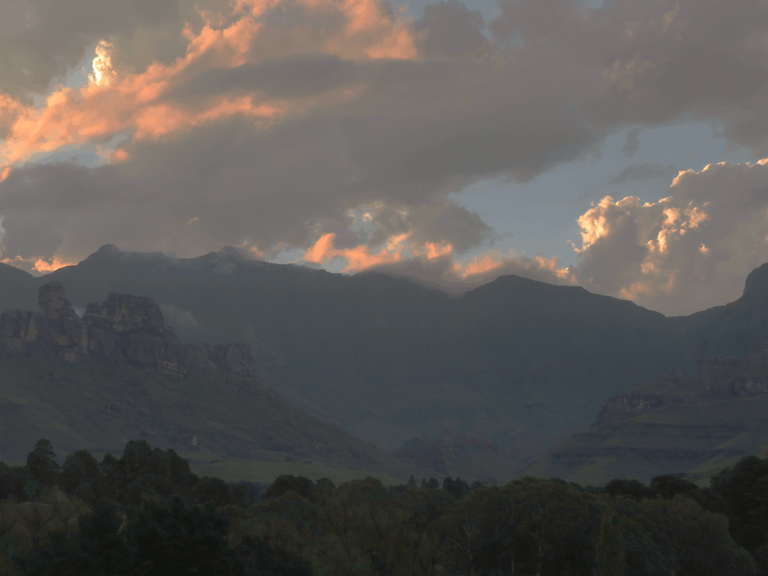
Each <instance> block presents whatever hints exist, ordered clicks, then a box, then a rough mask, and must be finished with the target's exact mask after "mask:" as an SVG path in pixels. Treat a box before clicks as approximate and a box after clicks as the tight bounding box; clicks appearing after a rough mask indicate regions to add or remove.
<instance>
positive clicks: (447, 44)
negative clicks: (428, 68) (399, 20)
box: [414, 0, 491, 59]
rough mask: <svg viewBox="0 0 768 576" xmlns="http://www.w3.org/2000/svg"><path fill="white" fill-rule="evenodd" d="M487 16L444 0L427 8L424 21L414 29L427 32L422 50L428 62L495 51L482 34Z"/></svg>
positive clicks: (453, 0)
mask: <svg viewBox="0 0 768 576" xmlns="http://www.w3.org/2000/svg"><path fill="white" fill-rule="evenodd" d="M484 28H485V21H484V19H483V15H482V13H481V12H479V11H475V10H470V9H469V8H467V7H466V6H465V5H464V4H462V3H461V2H459V1H458V0H447V1H446V0H444V1H441V2H436V3H434V4H427V5H426V6H425V7H424V17H423V18H422V19H421V20H420V21H419V22H418V23H416V25H415V26H414V29H415V30H417V31H419V32H422V31H423V32H424V40H423V44H422V48H423V50H424V54H425V56H426V57H427V58H428V59H460V58H463V57H467V56H472V55H477V54H479V53H480V52H481V51H484V52H486V53H487V52H488V51H489V50H490V49H491V44H490V42H489V41H488V40H487V39H486V37H485V35H484V34H483V32H482V30H483V29H484Z"/></svg>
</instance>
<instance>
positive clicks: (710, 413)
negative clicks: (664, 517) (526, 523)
mask: <svg viewBox="0 0 768 576" xmlns="http://www.w3.org/2000/svg"><path fill="white" fill-rule="evenodd" d="M766 450H768V345H766V344H755V345H753V346H752V350H751V353H750V356H748V357H745V358H727V357H726V358H724V357H716V358H704V359H701V360H700V362H699V373H698V374H697V376H696V377H695V378H692V379H688V380H681V379H677V378H674V377H671V376H665V377H663V378H661V379H660V380H658V381H652V382H649V383H646V384H643V385H641V386H639V387H638V388H637V389H636V390H634V391H632V392H629V393H625V394H620V395H618V396H615V397H613V398H609V399H608V400H606V401H605V402H604V403H603V409H602V410H601V412H600V413H599V414H598V418H597V420H596V422H595V423H594V424H593V426H592V427H591V428H590V429H589V430H587V431H584V432H581V433H578V434H574V435H573V436H571V437H570V438H567V439H566V440H565V441H564V442H562V443H561V444H559V445H557V446H555V447H553V448H552V449H550V450H549V451H548V452H547V453H546V454H545V455H544V456H542V457H541V458H540V459H538V460H537V461H536V462H534V463H532V464H530V465H528V466H526V467H525V468H524V469H523V470H522V471H521V472H520V474H521V475H529V476H535V477H541V478H551V477H557V478H562V479H564V480H568V481H573V482H578V483H579V484H593V485H602V484H604V483H605V482H607V481H608V480H611V479H613V478H625V479H629V478H634V479H637V480H641V481H644V482H647V481H648V480H650V479H651V478H653V477H654V476H658V475H662V474H682V473H686V475H687V476H689V477H690V478H693V479H699V478H701V476H702V475H707V476H708V475H711V473H712V471H714V470H717V469H720V468H722V467H724V466H725V465H727V464H730V463H732V462H733V461H734V460H735V459H738V458H740V457H743V456H747V455H750V454H759V453H762V452H764V451H766Z"/></svg>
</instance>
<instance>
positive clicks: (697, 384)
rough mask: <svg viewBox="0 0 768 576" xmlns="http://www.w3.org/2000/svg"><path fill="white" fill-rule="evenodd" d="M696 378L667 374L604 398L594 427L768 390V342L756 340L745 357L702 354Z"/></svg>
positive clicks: (753, 394) (763, 392)
mask: <svg viewBox="0 0 768 576" xmlns="http://www.w3.org/2000/svg"><path fill="white" fill-rule="evenodd" d="M697 363H698V366H699V370H698V373H697V374H696V376H695V377H694V378H690V379H683V378H679V377H677V376H674V375H672V374H664V375H662V376H661V377H660V378H659V379H658V380H653V381H650V382H644V383H643V384H640V385H639V386H638V387H637V388H636V389H635V390H633V391H631V392H626V393H624V394H617V395H616V396H612V397H611V398H608V399H607V400H605V401H604V402H603V404H602V407H601V409H600V412H599V413H598V415H597V417H596V418H595V421H594V422H593V423H592V426H591V427H590V429H592V428H596V427H598V426H602V425H603V424H609V423H613V422H619V421H621V420H627V419H629V418H633V417H634V416H639V415H641V414H645V413H646V412H650V411H652V410H656V409H657V408H660V407H662V406H667V405H669V404H679V403H696V402H711V401H714V400H725V399H728V398H741V397H744V396H755V395H758V394H768V344H766V343H756V344H753V345H752V347H751V349H750V353H749V356H747V357H743V358H726V357H722V356H718V357H714V358H701V359H699V360H698V361H697Z"/></svg>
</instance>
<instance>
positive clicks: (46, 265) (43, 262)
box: [0, 256, 77, 274]
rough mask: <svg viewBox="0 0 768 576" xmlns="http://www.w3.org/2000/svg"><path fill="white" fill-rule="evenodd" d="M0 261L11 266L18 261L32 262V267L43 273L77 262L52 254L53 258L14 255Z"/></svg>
mask: <svg viewBox="0 0 768 576" xmlns="http://www.w3.org/2000/svg"><path fill="white" fill-rule="evenodd" d="M0 262H2V263H3V264H9V265H11V266H14V265H17V264H19V263H20V262H21V263H34V264H33V266H32V267H33V268H34V269H35V270H37V271H38V272H42V273H43V274H47V273H49V272H54V271H55V270H58V269H59V268H64V267H65V266H74V265H76V264H77V262H70V261H64V260H62V259H61V258H59V257H58V256H54V257H53V258H22V257H21V256H16V257H15V258H4V259H3V260H0Z"/></svg>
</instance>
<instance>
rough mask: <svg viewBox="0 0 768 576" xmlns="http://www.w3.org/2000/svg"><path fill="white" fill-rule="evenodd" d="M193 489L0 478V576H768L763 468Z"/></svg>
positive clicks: (27, 470) (128, 461) (90, 467)
mask: <svg viewBox="0 0 768 576" xmlns="http://www.w3.org/2000/svg"><path fill="white" fill-rule="evenodd" d="M263 488H264V486H260V485H257V484H248V483H240V484H227V483H225V482H224V481H222V480H220V479H217V478H198V477H197V476H196V475H195V474H193V473H191V472H190V468H189V465H188V463H187V462H186V461H185V460H183V459H182V458H180V457H179V456H178V455H177V454H176V452H174V451H173V450H170V449H169V450H161V449H159V448H154V449H153V448H151V447H150V446H149V444H147V443H146V442H145V441H143V440H140V441H135V440H134V441H130V442H128V444H127V445H126V446H125V449H124V451H123V454H122V455H121V457H120V458H116V457H114V456H112V455H111V454H107V455H106V456H104V458H103V460H102V461H101V462H98V461H97V460H96V459H95V458H94V457H93V456H91V455H90V454H89V453H88V452H87V451H86V450H79V451H77V452H74V453H72V454H70V455H69V456H67V458H66V460H65V462H64V464H63V466H59V465H58V464H57V463H56V460H55V453H54V451H53V447H52V446H51V443H50V442H49V441H48V440H40V441H38V443H37V445H36V446H35V448H34V450H33V451H32V452H31V453H30V454H29V457H28V459H27V464H26V466H16V467H8V466H6V465H4V464H0V498H2V501H1V502H0V573H1V574H8V575H9V576H81V575H82V576H85V575H88V576H101V575H104V576H106V575H110V576H123V575H124V576H134V575H136V576H139V575H141V576H144V575H158V576H160V575H163V576H166V575H171V576H172V575H176V574H178V575H185V576H186V575H189V574H205V575H211V576H216V575H222V576H225V575H226V576H247V575H256V576H281V575H286V576H289V575H290V576H304V575H306V576H309V575H314V576H336V575H339V576H417V575H421V576H452V575H456V576H459V575H461V576H464V575H472V576H481V575H483V576H502V575H513V574H514V575H517V576H520V575H523V576H528V575H534V574H536V575H540V576H569V575H573V576H577V575H578V576H582V575H584V576H619V575H625V576H646V575H647V576H655V575H659V576H661V575H667V574H676V575H678V576H708V575H710V574H711V575H712V576H715V575H716V576H721V575H728V574H733V575H739V576H742V575H743V576H748V575H758V574H759V575H763V574H768V541H767V540H766V534H767V530H766V529H767V528H768V461H766V460H761V459H760V458H756V457H749V458H744V459H742V460H741V461H740V462H739V463H737V464H736V465H734V466H733V467H731V468H727V469H725V470H724V471H722V472H720V473H719V474H718V475H716V476H715V477H714V478H713V480H712V485H711V487H709V488H705V489H702V488H699V487H697V486H696V485H695V484H693V483H691V482H689V481H687V480H685V479H683V478H678V477H675V476H659V477H656V478H654V479H653V480H652V481H651V483H650V485H644V484H642V483H640V482H637V481H633V480H613V481H611V482H609V483H607V484H606V485H605V486H603V487H599V488H596V487H591V486H588V487H585V488H583V487H581V486H578V485H576V484H573V483H570V484H569V483H566V482H564V481H562V480H557V479H551V480H542V479H534V478H524V479H522V480H516V481H512V482H509V483H508V484H506V485H503V486H486V485H482V484H480V483H478V482H475V483H474V484H472V485H471V486H470V485H468V484H467V482H465V481H463V480H461V479H459V478H445V479H444V480H443V482H442V486H441V485H440V483H439V482H438V481H437V479H435V478H430V479H429V480H427V479H422V481H421V483H420V484H419V483H417V481H416V480H415V479H414V478H413V477H411V479H410V480H409V482H408V483H407V484H403V485H400V486H391V487H389V488H385V487H384V486H383V485H382V483H381V482H380V481H378V480H375V479H373V478H367V479H365V480H357V481H353V482H348V483H344V484H341V485H339V486H335V485H334V483H333V482H332V481H330V480H328V479H325V478H323V479H320V480H318V481H316V482H313V481H312V480H310V479H308V478H304V477H294V476H289V475H285V476H280V477H279V478H277V479H276V480H275V481H274V482H273V483H272V484H271V485H270V486H269V487H267V488H266V490H265V491H263V493H262V489H263Z"/></svg>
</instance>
